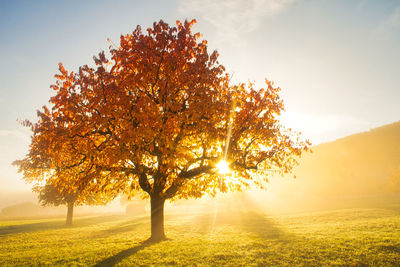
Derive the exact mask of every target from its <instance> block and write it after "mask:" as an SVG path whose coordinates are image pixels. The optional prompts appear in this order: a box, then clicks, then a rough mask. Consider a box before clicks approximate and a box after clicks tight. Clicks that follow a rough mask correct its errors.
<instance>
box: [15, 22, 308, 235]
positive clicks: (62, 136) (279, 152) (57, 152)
mask: <svg viewBox="0 0 400 267" xmlns="http://www.w3.org/2000/svg"><path fill="white" fill-rule="evenodd" d="M194 23H195V20H192V21H190V22H189V21H185V22H184V23H181V22H179V21H177V23H176V27H173V26H169V25H168V24H167V23H165V22H163V21H159V22H156V23H154V24H153V27H152V28H149V29H147V31H146V32H145V33H143V32H142V30H141V28H140V26H138V27H137V28H136V29H135V30H134V31H133V32H132V33H131V34H126V35H122V36H121V40H120V46H119V47H115V46H110V50H109V53H107V54H109V56H106V53H105V52H101V53H100V54H99V55H98V56H97V57H94V64H95V65H94V66H93V67H90V66H88V65H85V66H82V67H80V68H79V70H78V71H77V72H76V73H75V72H68V71H67V70H65V68H64V67H63V65H62V64H61V63H60V65H59V70H60V74H57V75H56V76H55V77H56V83H55V84H54V85H53V86H52V88H53V90H54V92H55V95H54V96H53V97H52V98H51V99H50V101H49V102H50V107H49V108H48V107H46V106H45V107H43V110H42V111H39V112H38V117H39V120H38V122H37V123H31V122H28V121H26V122H25V125H27V126H30V127H31V128H32V130H33V136H32V144H31V147H30V151H29V154H28V155H27V157H26V158H25V159H24V160H22V161H20V162H19V165H20V169H21V171H23V172H24V174H25V176H26V177H28V179H29V177H39V176H40V177H42V178H43V177H52V179H53V183H54V184H56V185H57V188H60V189H59V190H63V188H64V189H65V190H83V189H84V188H90V190H91V191H94V192H102V193H104V194H109V195H118V194H119V193H127V194H130V195H131V196H133V195H134V194H135V193H137V192H145V193H147V194H148V195H149V196H150V198H151V201H152V236H153V237H154V238H156V239H157V238H162V237H163V236H164V229H163V225H161V226H159V223H158V224H157V225H156V224H155V225H153V221H154V222H155V223H156V222H157V221H158V222H160V221H162V218H163V217H162V214H160V212H157V210H161V213H162V207H163V204H164V201H165V200H166V199H170V198H189V197H201V196H202V195H203V194H205V193H208V194H211V195H215V194H216V193H217V192H218V191H222V192H226V191H229V190H242V189H244V188H247V187H249V186H251V185H254V186H262V185H263V180H266V179H267V175H266V174H267V173H268V172H269V171H270V170H277V171H280V172H287V171H290V170H291V168H292V167H293V166H294V165H295V164H296V157H298V156H300V155H301V153H302V152H303V151H306V150H308V147H309V143H308V141H303V140H301V139H300V138H299V135H298V134H297V133H295V132H292V131H291V130H290V129H286V128H284V127H283V126H282V125H281V124H280V122H279V115H280V114H281V112H282V111H283V110H284V106H283V101H282V99H281V98H280V96H279V92H280V88H279V87H274V85H273V83H272V82H271V81H268V80H266V86H265V88H261V89H257V88H255V86H254V84H252V83H247V84H244V83H239V84H232V83H231V81H230V77H229V75H228V74H227V73H226V72H225V68H224V67H223V66H222V65H221V64H220V63H219V62H218V53H217V52H216V51H214V52H212V53H209V52H208V50H207V42H206V41H205V40H202V39H201V38H200V34H199V33H193V32H192V25H193V24H194ZM222 160H224V162H226V164H227V166H229V169H230V173H229V175H222V174H220V173H219V172H218V168H217V166H218V164H219V163H220V162H221V161H222ZM33 179H36V178H33ZM43 179H45V178H43ZM153 206H154V207H153ZM153 219H154V220H153ZM153 226H154V229H153ZM161 228H162V229H161ZM156 229H161V230H160V231H158V232H157V231H156ZM153 230H154V232H153ZM157 236H158V237H157Z"/></svg>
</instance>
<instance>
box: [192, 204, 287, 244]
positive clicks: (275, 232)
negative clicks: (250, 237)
mask: <svg viewBox="0 0 400 267" xmlns="http://www.w3.org/2000/svg"><path fill="white" fill-rule="evenodd" d="M195 221H196V223H198V225H199V227H200V229H199V230H200V232H210V231H211V230H213V228H215V227H218V226H221V225H227V226H232V227H234V228H236V229H239V230H241V231H245V232H249V233H253V234H256V235H258V236H259V237H261V238H263V239H280V238H283V237H287V236H288V233H286V232H285V231H284V230H283V229H282V228H281V227H280V226H279V225H278V224H277V223H275V222H274V221H273V220H271V219H268V217H267V216H266V214H263V213H260V212H255V211H249V212H247V211H240V210H239V211H220V212H218V213H216V214H205V215H201V216H199V217H197V218H196V219H195Z"/></svg>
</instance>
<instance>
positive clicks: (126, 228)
mask: <svg viewBox="0 0 400 267" xmlns="http://www.w3.org/2000/svg"><path fill="white" fill-rule="evenodd" d="M146 222H147V218H137V219H135V220H129V221H123V222H121V223H119V224H117V225H115V226H113V227H110V228H107V229H103V230H100V231H97V232H95V233H93V235H92V236H91V237H92V238H96V237H110V236H112V235H117V234H122V233H126V232H130V231H132V230H134V229H136V228H137V227H138V226H140V225H143V224H145V223H146Z"/></svg>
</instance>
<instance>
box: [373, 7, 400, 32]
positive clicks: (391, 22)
mask: <svg viewBox="0 0 400 267" xmlns="http://www.w3.org/2000/svg"><path fill="white" fill-rule="evenodd" d="M399 30H400V5H399V6H397V7H396V8H395V9H394V10H393V12H392V13H390V15H389V16H388V17H387V18H385V19H384V20H383V21H382V22H381V23H380V24H379V25H378V26H377V27H376V28H375V30H374V31H373V34H375V35H393V31H395V32H397V31H399Z"/></svg>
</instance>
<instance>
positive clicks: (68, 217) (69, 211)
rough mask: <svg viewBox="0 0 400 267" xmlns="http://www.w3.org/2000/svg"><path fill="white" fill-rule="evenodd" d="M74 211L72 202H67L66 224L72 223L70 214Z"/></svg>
mask: <svg viewBox="0 0 400 267" xmlns="http://www.w3.org/2000/svg"><path fill="white" fill-rule="evenodd" d="M73 212H74V202H72V201H71V202H68V212H67V222H66V224H67V225H68V226H71V225H72V214H73Z"/></svg>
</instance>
